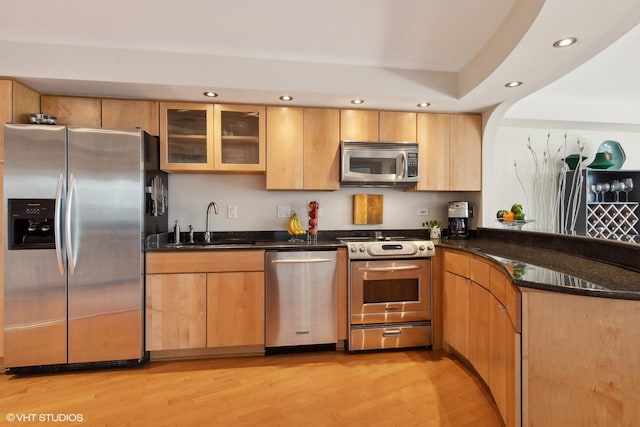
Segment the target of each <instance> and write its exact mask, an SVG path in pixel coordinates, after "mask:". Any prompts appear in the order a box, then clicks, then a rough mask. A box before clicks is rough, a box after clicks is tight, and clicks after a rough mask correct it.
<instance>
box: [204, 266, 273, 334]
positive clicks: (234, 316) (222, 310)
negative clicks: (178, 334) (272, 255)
mask: <svg viewBox="0 0 640 427" xmlns="http://www.w3.org/2000/svg"><path fill="white" fill-rule="evenodd" d="M262 344H264V273H263V272H261V271H260V272H255V271H250V272H233V273H209V274H207V347H231V346H243V345H262Z"/></svg>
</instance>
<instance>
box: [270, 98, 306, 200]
mask: <svg viewBox="0 0 640 427" xmlns="http://www.w3.org/2000/svg"><path fill="white" fill-rule="evenodd" d="M303 124H304V118H303V109H302V108H296V107H267V174H266V175H267V180H266V185H267V190H302V189H303V187H304V178H303V177H304V171H303V167H304V148H303V141H304V131H303Z"/></svg>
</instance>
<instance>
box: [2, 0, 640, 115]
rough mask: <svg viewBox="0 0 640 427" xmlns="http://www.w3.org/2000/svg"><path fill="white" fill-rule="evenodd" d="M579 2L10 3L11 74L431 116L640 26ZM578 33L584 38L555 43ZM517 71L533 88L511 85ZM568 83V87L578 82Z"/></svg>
mask: <svg viewBox="0 0 640 427" xmlns="http://www.w3.org/2000/svg"><path fill="white" fill-rule="evenodd" d="M579 4H580V7H579V9H576V2H575V1H573V0H549V1H543V0H484V1H481V2H479V1H477V0H449V1H441V0H400V1H398V0H348V1H345V0H322V1H315V2H312V1H305V0H271V1H268V2H267V1H264V0H245V1H242V2H237V1H236V2H233V1H224V0H182V1H181V2H179V3H178V2H173V1H170V0H137V1H130V0H111V1H110V2H108V3H105V2H104V1H96V0H85V1H82V2H73V1H72V0H62V1H59V2H56V3H55V5H53V4H52V3H51V2H49V1H47V2H45V1H43V0H30V1H29V2H27V3H25V2H23V1H18V0H8V1H4V2H3V5H2V10H3V13H2V15H1V16H0V58H2V61H1V62H0V75H4V76H7V77H14V78H17V79H18V80H20V81H22V82H24V83H26V84H28V85H30V86H31V87H33V88H34V89H36V90H37V91H39V92H40V93H43V94H56V95H79V96H102V97H122V98H148V99H163V100H185V101H200V102H211V100H210V99H206V98H205V97H204V96H203V95H202V93H203V92H204V91H206V90H212V91H215V92H217V93H218V94H219V97H218V98H215V102H228V103H230V102H234V103H259V104H278V103H280V102H281V101H279V100H278V97H279V96H280V95H284V94H286V95H290V96H293V98H294V100H293V101H291V102H290V103H289V104H287V105H304V106H329V107H353V106H352V105H351V104H350V103H349V102H350V100H352V99H354V98H361V99H364V101H365V102H364V104H362V105H361V106H360V107H359V108H376V109H389V110H405V111H417V110H420V109H419V108H418V107H417V106H416V105H417V104H418V103H419V102H423V101H424V102H429V103H430V104H431V105H430V107H428V108H426V109H422V110H421V111H439V112H459V111H485V110H488V109H491V108H493V107H495V106H497V105H500V104H503V105H511V104H514V103H515V102H516V101H518V100H519V99H522V98H524V97H525V96H527V95H529V94H533V93H535V92H537V91H538V90H539V89H541V88H543V87H545V86H547V85H549V84H550V83H552V82H554V81H556V80H557V79H559V78H560V77H562V76H564V75H567V74H568V73H569V72H571V71H572V70H574V69H576V68H578V67H580V66H581V65H582V64H584V63H585V62H587V61H588V60H589V59H591V58H593V57H594V56H596V55H597V54H598V53H600V52H602V51H603V50H605V49H606V48H607V47H608V46H610V45H612V44H613V43H614V42H615V41H616V40H618V39H619V38H620V37H622V36H623V35H625V33H627V32H628V31H629V30H630V29H632V28H634V27H635V26H636V25H637V24H638V22H640V2H637V1H634V0H609V1H607V2H602V1H601V0H582V1H581V2H580V3H579ZM105 5H108V7H105ZM568 36H575V37H577V38H578V39H579V42H578V43H577V44H576V45H574V46H573V47H570V48H563V49H555V48H553V47H552V46H551V45H552V43H553V42H554V41H556V40H558V39H560V38H563V37H568ZM634 40H636V41H637V43H640V37H635V38H634ZM636 46H637V44H636ZM607 52H608V50H607ZM614 56H615V58H616V59H620V57H621V58H622V59H624V60H626V61H630V57H631V55H629V54H628V51H626V53H625V54H623V55H622V56H621V55H620V53H616V54H615V55H614ZM634 61H637V59H635V58H634ZM634 61H631V62H634ZM628 64H629V62H627V65H628ZM635 69H636V70H638V69H640V68H635ZM579 71H580V70H578V71H576V73H577V72H579ZM602 71H603V70H600V72H598V73H595V75H593V74H592V75H591V78H592V79H594V80H595V81H589V82H587V83H585V82H584V80H581V84H580V85H579V91H580V92H581V93H583V94H585V93H587V92H590V91H592V92H593V93H594V94H596V95H597V96H602V94H607V95H608V96H614V94H612V92H615V91H616V90H618V89H620V88H619V87H612V86H616V85H611V82H607V81H606V79H602V78H601V76H602V74H601V73H602ZM636 77H637V72H636ZM512 80H520V81H522V82H523V83H524V84H523V85H522V86H520V87H518V88H506V87H505V86H504V85H505V83H507V82H509V81H512ZM563 80H564V79H563ZM637 80H638V81H640V79H637ZM558 84H560V83H558ZM551 87H552V86H549V88H551ZM563 87H565V88H568V87H570V86H555V89H554V90H555V94H556V95H562V96H564V97H567V96H569V97H570V96H571V93H570V92H571V91H575V90H576V88H575V87H572V88H570V89H566V91H568V92H565V89H563ZM546 90H550V89H546ZM598 91H601V92H598ZM550 93H551V94H553V92H550ZM636 98H637V97H636ZM523 102H524V101H523ZM522 105H524V104H518V105H516V106H514V109H513V111H516V110H517V109H518V108H521V110H522V108H523V107H522ZM543 105H544V102H543ZM525 110H526V109H525ZM522 111H524V110H522ZM636 111H637V110H636ZM45 113H46V112H45ZM514 117H520V115H518V114H515V115H514Z"/></svg>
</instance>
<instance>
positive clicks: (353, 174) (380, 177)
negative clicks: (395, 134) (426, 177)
mask: <svg viewBox="0 0 640 427" xmlns="http://www.w3.org/2000/svg"><path fill="white" fill-rule="evenodd" d="M341 151H342V156H341V168H340V182H341V185H343V186H360V187H411V186H414V185H416V183H417V182H418V144H417V143H415V142H360V141H342V143H341Z"/></svg>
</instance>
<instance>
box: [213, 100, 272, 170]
mask: <svg viewBox="0 0 640 427" xmlns="http://www.w3.org/2000/svg"><path fill="white" fill-rule="evenodd" d="M214 113H215V114H214V170H216V171H236V172H254V171H255V172H264V171H265V164H266V162H265V155H266V150H265V124H264V123H265V122H264V120H265V107H264V106H257V105H229V104H216V105H215V106H214Z"/></svg>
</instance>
